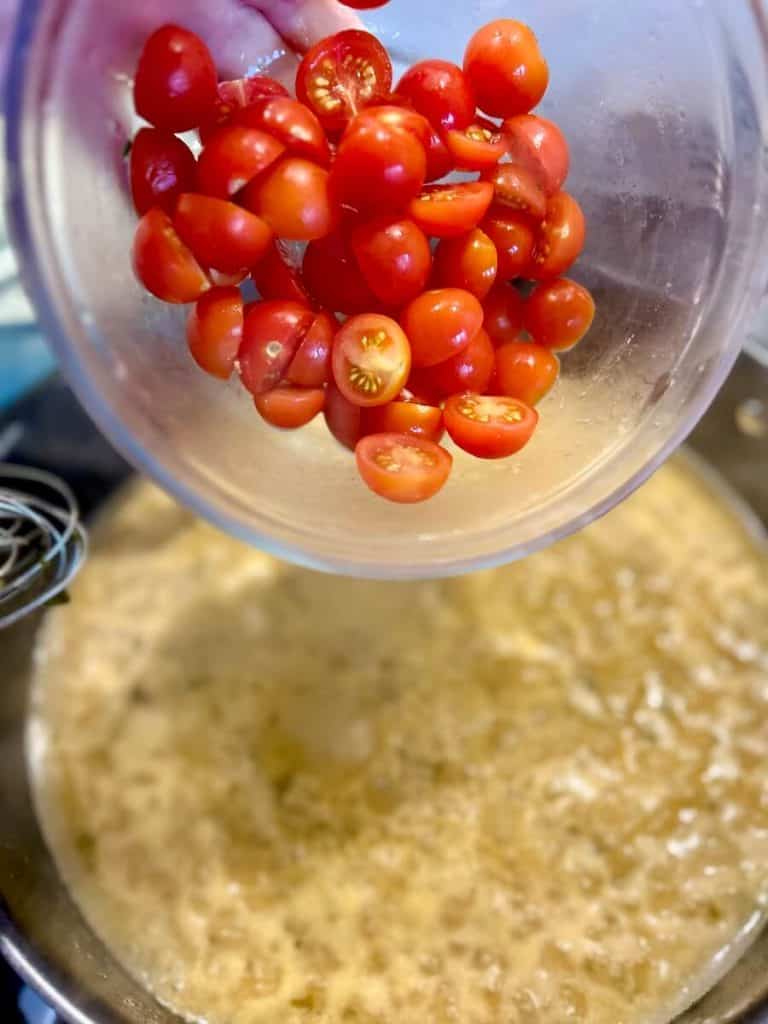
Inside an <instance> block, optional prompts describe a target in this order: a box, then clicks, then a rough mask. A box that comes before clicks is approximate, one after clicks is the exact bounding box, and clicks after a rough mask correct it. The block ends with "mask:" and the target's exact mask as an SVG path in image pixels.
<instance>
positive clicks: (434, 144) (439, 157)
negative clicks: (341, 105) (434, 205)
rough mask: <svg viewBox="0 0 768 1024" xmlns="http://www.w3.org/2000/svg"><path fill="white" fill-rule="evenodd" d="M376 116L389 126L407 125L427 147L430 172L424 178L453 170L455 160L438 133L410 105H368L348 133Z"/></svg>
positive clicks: (351, 122)
mask: <svg viewBox="0 0 768 1024" xmlns="http://www.w3.org/2000/svg"><path fill="white" fill-rule="evenodd" d="M372 119H375V120H377V121H380V122H381V123H382V124H385V125H387V126H388V127H390V128H404V129H405V130H406V131H407V132H411V133H412V134H413V135H415V136H416V138H417V139H418V140H419V142H420V143H421V144H422V146H423V147H424V153H425V154H426V158H427V174H426V178H425V181H435V180H436V179H437V178H442V177H444V175H446V174H447V173H448V172H449V171H451V170H453V160H452V158H451V154H450V153H449V152H448V147H447V146H446V145H445V143H444V142H443V140H442V139H441V138H440V136H439V134H438V133H437V132H436V131H435V129H434V128H433V127H432V125H431V124H430V123H429V121H428V120H427V119H426V117H424V116H423V115H422V114H419V113H417V112H416V111H415V110H411V109H410V107H396V106H393V105H392V104H384V105H382V106H379V107H366V109H365V110H363V111H361V112H360V113H359V114H358V115H357V117H355V118H353V119H352V120H351V121H350V122H349V125H348V126H347V130H346V132H345V135H346V134H349V133H350V132H353V131H354V130H355V128H357V127H359V126H360V125H362V124H365V123H366V122H367V121H370V120H372Z"/></svg>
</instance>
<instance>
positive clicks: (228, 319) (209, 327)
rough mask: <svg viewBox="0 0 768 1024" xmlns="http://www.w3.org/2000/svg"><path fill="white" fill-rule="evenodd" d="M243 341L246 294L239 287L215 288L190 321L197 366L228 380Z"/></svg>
mask: <svg viewBox="0 0 768 1024" xmlns="http://www.w3.org/2000/svg"><path fill="white" fill-rule="evenodd" d="M242 340H243V297H242V295H241V294H240V289H239V288H235V287H226V288H211V289H210V291H207V292H206V293H205V295H203V296H201V297H200V298H199V299H198V300H197V302H196V304H195V306H194V308H193V309H192V310H191V312H190V314H189V319H188V320H187V343H188V345H189V351H190V352H191V353H192V357H193V359H194V360H195V362H196V363H197V365H198V366H199V367H200V368H201V369H202V370H205V371H206V373H210V374H211V375H212V376H213V377H221V379H222V380H226V379H227V378H228V377H229V376H230V375H231V373H232V368H233V366H234V364H235V359H236V358H237V352H238V349H239V348H240V344H241V342H242Z"/></svg>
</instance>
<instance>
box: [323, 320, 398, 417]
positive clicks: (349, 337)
mask: <svg viewBox="0 0 768 1024" xmlns="http://www.w3.org/2000/svg"><path fill="white" fill-rule="evenodd" d="M331 369H332V371H333V379H334V380H335V381H336V387H337V388H338V389H339V391H341V393H342V395H344V397H345V398H346V399H347V400H348V401H350V402H354V404H355V405H361V406H364V407H365V406H372V405H386V403H387V402H391V401H392V399H393V398H396V397H397V395H398V394H399V393H400V391H401V389H402V387H403V385H404V384H405V382H406V381H407V380H408V374H409V373H410V371H411V347H410V345H409V343H408V338H407V337H406V336H405V334H404V333H403V330H402V328H401V327H400V325H399V324H398V323H397V322H396V321H395V320H392V319H390V317H388V316H382V315H381V314H378V313H363V314H360V315H358V316H353V317H350V318H349V320H347V321H346V323H344V324H342V326H341V327H340V328H339V330H338V331H337V332H336V337H335V338H334V339H333V348H332V350H331Z"/></svg>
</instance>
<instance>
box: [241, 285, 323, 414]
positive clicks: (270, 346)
mask: <svg viewBox="0 0 768 1024" xmlns="http://www.w3.org/2000/svg"><path fill="white" fill-rule="evenodd" d="M313 319H314V314H313V313H312V310H311V309H307V307H306V306H302V305H300V304H299V303H298V302H284V301H281V300H276V299H275V300H269V301H265V302H252V303H251V304H250V305H249V306H246V309H245V320H244V322H243V341H242V344H241V345H240V350H239V352H238V353H237V365H238V369H239V372H240V379H241V380H242V382H243V384H244V386H245V387H246V388H247V389H248V391H250V392H251V394H252V395H260V394H261V393H262V392H263V391H269V390H270V389H271V388H274V387H277V385H278V384H279V383H280V381H281V380H282V379H283V377H284V376H285V371H286V370H287V369H288V367H289V365H290V363H291V360H292V359H293V357H294V355H295V354H296V349H297V348H298V347H299V344H300V342H301V340H302V338H303V337H304V334H305V332H306V331H307V329H308V328H309V326H310V325H311V323H312V321H313Z"/></svg>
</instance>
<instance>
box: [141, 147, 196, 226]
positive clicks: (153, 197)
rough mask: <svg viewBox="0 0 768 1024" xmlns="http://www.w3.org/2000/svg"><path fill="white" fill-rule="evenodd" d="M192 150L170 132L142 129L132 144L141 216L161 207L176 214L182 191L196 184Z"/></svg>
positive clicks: (187, 190)
mask: <svg viewBox="0 0 768 1024" xmlns="http://www.w3.org/2000/svg"><path fill="white" fill-rule="evenodd" d="M196 174H197V164H196V163H195V158H194V156H193V155H192V151H191V150H190V149H189V147H188V146H185V145H184V143H183V142H182V141H181V139H177V138H176V136H175V135H171V133H170V132H163V131H160V130H159V129H158V128H142V129H141V131H140V132H139V133H138V135H137V136H136V138H135V139H134V140H133V145H132V146H131V195H132V196H133V205H134V206H135V207H136V212H137V213H138V215H139V216H140V217H141V216H142V215H143V214H145V213H146V212H147V210H151V209H152V207H153V206H159V207H160V209H162V210H165V212H166V213H172V212H173V207H174V206H175V204H176V200H177V199H178V197H179V196H180V195H181V193H182V192H189V190H190V189H192V188H194V187H195V176H196Z"/></svg>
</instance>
